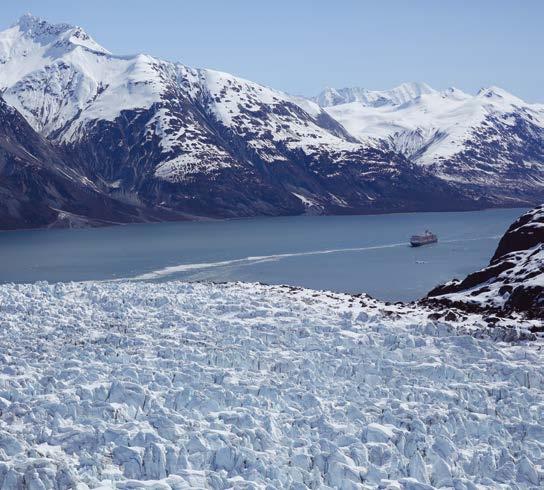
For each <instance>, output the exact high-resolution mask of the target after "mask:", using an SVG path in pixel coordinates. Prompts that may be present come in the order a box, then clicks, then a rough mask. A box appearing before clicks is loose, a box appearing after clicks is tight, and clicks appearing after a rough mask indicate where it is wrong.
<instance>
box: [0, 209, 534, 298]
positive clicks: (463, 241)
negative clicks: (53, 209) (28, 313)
mask: <svg viewBox="0 0 544 490" xmlns="http://www.w3.org/2000/svg"><path fill="white" fill-rule="evenodd" d="M522 212H523V210H522V209H498V210H489V211H479V212H470V213H414V214H394V215H379V216H315V217H313V216H301V217H285V218H262V219H248V220H236V221H215V222H198V223H194V222H193V223H160V224H140V225H128V226H120V227H112V228H94V229H83V230H35V231H17V232H5V233H0V282H33V281H38V280H47V281H50V282H55V281H80V280H90V279H98V280H105V279H116V278H135V279H137V280H156V281H164V280H170V279H184V280H213V281H230V280H242V281H261V282H265V283H279V284H292V285H300V286H306V287H311V288H315V289H331V290H337V291H348V292H361V291H366V292H368V293H369V294H371V295H373V296H375V297H377V298H381V299H387V300H412V299H416V298H419V297H421V296H423V295H424V294H425V293H426V292H427V291H429V289H431V288H432V287H433V286H435V285H436V284H438V283H441V282H444V281H447V280H449V279H451V278H453V277H462V276H464V275H465V274H467V273H468V272H471V271H473V270H475V269H478V268H480V267H482V266H483V265H485V264H487V262H488V261H489V259H490V257H491V255H492V254H493V252H494V250H495V247H496V245H497V242H498V239H499V237H500V236H501V235H502V233H503V232H504V231H505V230H506V228H508V226H509V225H510V223H511V222H512V221H513V220H514V219H515V218H516V217H517V216H519V215H520V214H521V213H522ZM425 229H430V230H432V231H433V232H435V233H437V234H438V236H439V240H440V241H439V243H438V244H435V245H429V246H425V247H421V248H415V249H414V248H411V247H409V246H408V243H407V240H408V237H409V236H410V235H411V234H413V233H419V232H423V231H424V230H425Z"/></svg>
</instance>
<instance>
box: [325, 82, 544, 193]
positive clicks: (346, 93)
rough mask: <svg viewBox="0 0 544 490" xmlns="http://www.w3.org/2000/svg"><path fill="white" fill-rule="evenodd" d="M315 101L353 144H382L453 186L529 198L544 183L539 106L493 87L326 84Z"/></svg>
mask: <svg viewBox="0 0 544 490" xmlns="http://www.w3.org/2000/svg"><path fill="white" fill-rule="evenodd" d="M315 101H316V102H317V103H319V104H320V105H321V106H322V107H325V109H326V111H327V112H328V113H329V114H330V115H331V116H332V117H333V118H334V119H336V120H337V121H338V122H339V123H341V124H342V125H343V126H344V127H345V128H346V129H347V130H348V131H349V132H350V134H351V135H352V136H353V137H355V138H357V139H358V140H359V141H361V142H365V143H366V144H372V143H373V142H376V141H378V140H381V141H384V142H385V143H386V144H387V146H388V147H389V148H391V149H392V150H394V151H398V152H401V153H402V154H404V155H405V156H406V157H407V158H409V159H410V160H411V161H413V162H415V163H417V164H418V165H420V166H422V167H426V168H427V169H428V171H429V172H431V173H433V174H434V175H436V176H438V177H440V178H441V179H443V180H446V181H448V182H450V183H452V184H453V185H457V186H459V187H463V188H466V189H467V191H470V190H473V191H474V192H477V193H487V194H490V195H491V198H492V199H495V200H498V201H503V202H507V201H508V199H523V198H524V197H525V198H526V199H528V201H531V200H533V199H535V198H538V196H541V195H542V187H543V185H544V105H542V104H528V103H526V102H524V101H523V100H521V99H519V98H518V97H515V96H513V95H512V94H509V93H508V92H506V91H505V90H502V89H500V88H497V87H490V88H487V89H482V90H480V91H479V92H478V94H477V95H469V94H466V93H464V92H462V91H461V90H458V89H455V88H449V89H447V90H443V91H438V90H434V89H432V88H431V87H429V86H428V85H426V84H418V83H412V84H403V85H400V86H399V87H396V88H394V89H392V90H387V91H369V90H366V89H357V88H351V89H349V88H346V89H341V90H334V89H327V90H325V91H324V92H323V93H321V94H320V95H319V96H318V97H316V98H315Z"/></svg>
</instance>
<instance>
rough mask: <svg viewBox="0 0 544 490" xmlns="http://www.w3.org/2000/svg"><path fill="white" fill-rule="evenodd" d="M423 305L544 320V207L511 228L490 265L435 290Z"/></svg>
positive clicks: (527, 214) (534, 210) (519, 220)
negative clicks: (517, 315)
mask: <svg viewBox="0 0 544 490" xmlns="http://www.w3.org/2000/svg"><path fill="white" fill-rule="evenodd" d="M423 303H425V304H431V305H435V306H437V305H438V306H448V307H456V308H459V309H461V310H465V311H469V312H492V313H494V314H496V315H500V316H507V315H511V314H520V315H522V316H524V317H526V318H528V319H535V318H536V319H544V205H541V206H539V207H537V208H535V209H533V210H531V211H529V212H527V213H525V214H524V215H523V216H521V217H520V218H519V219H518V220H517V221H516V222H515V223H513V224H512V225H511V226H510V228H509V229H508V231H507V232H506V233H505V234H504V236H503V237H502V239H501V241H500V242H499V245H498V247H497V250H496V252H495V254H494V255H493V257H492V259H491V261H490V264H489V266H487V267H485V268H484V269H482V270H480V271H477V272H474V273H472V274H469V275H468V276H467V277H466V278H465V279H463V280H453V281H450V282H449V283H446V284H443V285H441V286H438V287H436V288H435V289H433V290H432V291H431V292H429V294H428V295H427V297H426V298H425V299H424V300H423Z"/></svg>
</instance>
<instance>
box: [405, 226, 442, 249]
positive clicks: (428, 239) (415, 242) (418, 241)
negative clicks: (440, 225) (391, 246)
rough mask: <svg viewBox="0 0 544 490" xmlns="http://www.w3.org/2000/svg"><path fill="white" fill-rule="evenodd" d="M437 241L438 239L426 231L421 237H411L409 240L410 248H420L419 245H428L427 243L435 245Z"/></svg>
mask: <svg viewBox="0 0 544 490" xmlns="http://www.w3.org/2000/svg"><path fill="white" fill-rule="evenodd" d="M437 241H438V237H437V236H436V235H435V234H434V233H431V232H430V231H429V230H426V231H425V233H424V234H423V235H413V236H412V237H411V238H410V245H412V247H421V245H428V244H429V243H436V242H437Z"/></svg>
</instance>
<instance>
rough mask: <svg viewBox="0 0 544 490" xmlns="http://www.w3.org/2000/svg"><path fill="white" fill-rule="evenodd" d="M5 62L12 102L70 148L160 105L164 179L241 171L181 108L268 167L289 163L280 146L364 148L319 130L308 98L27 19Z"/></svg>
mask: <svg viewBox="0 0 544 490" xmlns="http://www.w3.org/2000/svg"><path fill="white" fill-rule="evenodd" d="M0 60H2V61H1V62H2V64H3V65H4V66H3V68H4V69H3V70H2V71H1V72H0V89H2V90H5V93H4V97H5V99H6V101H8V103H10V104H12V105H13V106H14V107H16V108H17V109H18V110H19V111H20V112H21V113H22V114H23V115H24V116H25V118H26V119H27V120H28V121H29V122H30V123H31V124H32V126H33V127H34V128H35V129H36V130H37V131H39V132H41V133H42V134H44V135H45V136H48V137H51V138H52V139H54V140H56V141H59V142H62V143H69V144H74V143H76V142H77V141H79V140H81V139H83V138H85V135H86V134H87V132H88V130H89V126H90V125H92V124H93V122H95V121H114V120H115V119H116V118H118V117H119V116H120V114H121V113H122V112H123V111H127V110H147V109H150V108H151V107H152V106H153V105H154V104H155V105H157V107H159V108H160V109H159V110H158V111H157V112H156V114H155V117H154V118H153V119H152V120H151V121H150V122H149V123H148V124H149V130H150V132H151V133H152V134H155V135H157V136H159V137H160V138H161V146H162V148H163V150H164V158H163V161H162V162H161V163H160V164H159V165H158V166H157V169H156V172H155V175H156V176H157V177H159V178H162V179H165V180H171V181H177V180H180V179H181V180H183V179H185V178H186V177H187V175H190V174H194V173H198V172H203V173H211V172H213V171H214V170H218V169H221V168H228V167H232V166H236V163H235V161H234V160H235V158H233V156H232V155H230V154H229V151H228V150H226V149H225V148H222V147H221V146H219V145H218V144H217V143H214V142H211V139H212V137H211V135H210V129H209V128H207V127H205V125H204V127H203V122H202V121H199V120H198V119H197V118H194V117H192V114H191V111H189V114H182V113H178V111H179V109H180V107H179V106H180V105H187V104H198V105H202V109H204V110H205V111H206V112H207V113H208V114H209V115H210V116H213V117H215V118H216V120H217V121H218V122H220V123H222V124H223V125H224V126H225V127H227V128H230V129H232V130H233V131H235V132H236V134H237V135H238V136H239V137H242V138H246V144H247V145H248V146H249V147H250V148H252V149H253V150H255V152H256V153H257V154H258V155H259V156H260V157H261V158H263V159H264V160H265V161H269V162H273V161H287V160H288V158H286V157H285V156H284V155H283V154H282V151H281V150H280V149H278V145H285V146H287V148H289V149H290V150H299V149H300V150H302V151H304V152H305V153H307V154H315V153H316V152H317V151H319V150H324V151H340V150H346V151H357V150H358V149H359V148H360V147H361V144H360V143H350V142H347V141H345V139H343V138H341V137H338V136H337V135H335V134H334V133H333V134H331V132H330V131H329V130H327V129H324V128H322V127H320V125H319V124H318V123H317V122H316V120H315V118H316V117H318V116H319V115H321V114H324V112H323V111H322V109H321V108H319V106H317V105H316V104H312V103H311V102H309V101H305V102H302V101H301V100H300V99H297V98H293V97H290V96H288V95H286V94H283V93H281V92H279V91H275V90H272V89H269V88H267V87H264V86H261V85H258V84H256V83H253V82H249V81H247V80H243V79H240V78H237V77H234V76H232V75H229V74H227V73H221V72H217V71H213V70H194V69H191V68H189V67H186V66H183V65H181V64H175V63H170V62H166V61H161V60H158V59H156V58H153V57H151V56H148V55H143V54H140V55H136V56H132V57H122V56H114V55H111V54H110V53H109V52H108V51H106V50H105V49H103V48H101V47H100V46H99V45H98V44H96V43H95V42H94V41H93V40H92V39H91V38H90V37H89V36H88V35H87V34H86V33H85V32H84V31H83V30H82V29H81V28H79V27H73V26H69V25H66V24H58V25H53V24H48V23H47V22H45V21H43V20H41V19H37V18H35V17H32V16H24V17H23V18H21V19H20V21H19V22H18V23H17V24H15V25H14V26H13V27H12V28H10V29H8V30H7V31H4V32H2V33H0ZM302 105H304V106H305V108H307V109H308V110H310V111H311V112H312V115H309V114H308V113H306V112H304V110H302V109H301V108H300V107H301V106H302ZM263 116H265V117H263ZM270 135H272V137H271V136H270Z"/></svg>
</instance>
